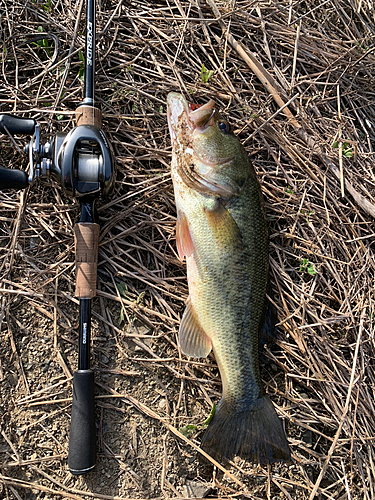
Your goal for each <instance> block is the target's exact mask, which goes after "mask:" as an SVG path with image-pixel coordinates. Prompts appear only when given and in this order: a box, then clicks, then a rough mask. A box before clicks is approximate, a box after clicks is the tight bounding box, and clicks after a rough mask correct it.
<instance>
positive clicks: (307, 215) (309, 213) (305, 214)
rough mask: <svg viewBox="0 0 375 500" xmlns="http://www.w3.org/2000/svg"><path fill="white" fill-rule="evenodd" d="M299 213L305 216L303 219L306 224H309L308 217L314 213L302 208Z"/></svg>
mask: <svg viewBox="0 0 375 500" xmlns="http://www.w3.org/2000/svg"><path fill="white" fill-rule="evenodd" d="M300 213H301V214H302V215H303V216H304V217H305V220H306V222H307V224H308V225H310V220H309V217H310V215H312V214H313V213H314V211H313V210H309V211H308V212H305V211H304V210H300Z"/></svg>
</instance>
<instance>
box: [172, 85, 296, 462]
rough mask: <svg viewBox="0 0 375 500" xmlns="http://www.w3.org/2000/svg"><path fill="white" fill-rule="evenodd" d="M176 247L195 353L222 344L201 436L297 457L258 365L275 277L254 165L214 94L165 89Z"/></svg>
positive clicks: (256, 454)
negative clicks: (215, 391) (214, 394)
mask: <svg viewBox="0 0 375 500" xmlns="http://www.w3.org/2000/svg"><path fill="white" fill-rule="evenodd" d="M167 104H168V124H169V130H170V135H171V141H172V151H173V155H172V167H171V172H172V180H173V186H174V193H175V200H176V208H177V229H176V240H177V249H178V253H179V256H180V258H181V259H183V258H184V257H186V262H187V276H188V284H189V297H188V299H187V302H186V310H185V312H184V314H183V316H182V319H181V324H180V329H179V344H180V347H181V350H182V352H183V353H184V354H185V355H187V356H192V357H206V356H207V355H208V354H209V353H210V351H211V349H212V350H213V352H214V355H215V358H216V361H217V364H218V367H219V371H220V375H221V379H222V387H223V388H222V398H221V400H220V402H219V404H218V406H217V408H216V411H215V414H214V416H213V419H212V420H211V422H210V424H209V426H208V428H207V430H206V433H205V435H204V436H203V440H202V448H203V449H204V450H205V451H206V452H207V453H209V454H210V455H211V456H212V457H213V458H215V459H216V460H221V461H224V462H226V461H228V460H229V459H231V458H233V457H234V456H236V455H238V456H240V457H242V458H246V459H249V460H251V461H253V462H257V463H260V464H266V463H273V462H279V461H288V460H290V452H289V446H288V443H287V440H286V437H285V433H284V430H283V427H282V425H281V421H280V419H279V418H278V416H277V414H276V411H275V408H274V406H273V404H272V402H271V400H270V399H269V397H268V396H267V395H266V393H265V391H264V388H263V385H262V381H261V377H260V371H259V361H258V346H259V339H258V337H259V333H258V332H259V329H260V327H261V325H260V324H261V318H262V316H263V311H264V307H265V298H266V297H265V295H266V289H267V284H268V231H267V225H266V220H265V213H264V207H263V200H262V194H261V190H260V185H259V182H258V180H257V177H256V174H255V171H254V168H253V167H252V165H251V163H250V161H249V159H248V156H247V154H246V152H245V150H244V148H243V147H242V145H241V144H240V142H239V140H238V139H237V138H236V137H235V136H234V135H233V133H232V132H231V131H230V126H229V124H228V123H227V122H226V121H225V120H223V119H222V118H221V117H220V115H219V113H218V111H217V109H216V107H215V103H214V101H212V100H210V101H209V102H207V103H206V104H204V105H203V106H200V107H197V106H195V105H190V104H188V103H187V101H186V100H185V99H184V97H183V96H182V95H180V94H176V93H170V94H169V95H168V98H167Z"/></svg>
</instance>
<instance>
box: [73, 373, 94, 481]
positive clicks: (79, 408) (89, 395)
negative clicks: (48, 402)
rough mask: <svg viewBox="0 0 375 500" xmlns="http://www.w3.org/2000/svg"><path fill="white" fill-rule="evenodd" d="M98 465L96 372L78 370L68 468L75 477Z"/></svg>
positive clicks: (75, 374) (74, 379)
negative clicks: (95, 397) (95, 398)
mask: <svg viewBox="0 0 375 500" xmlns="http://www.w3.org/2000/svg"><path fill="white" fill-rule="evenodd" d="M95 463H96V428H95V403H94V372H93V371H92V370H78V371H76V372H75V373H74V377H73V402H72V417H71V423H70V436H69V454H68V466H69V470H70V472H71V473H72V474H74V475H80V474H87V473H88V472H90V470H91V469H93V468H94V467H95Z"/></svg>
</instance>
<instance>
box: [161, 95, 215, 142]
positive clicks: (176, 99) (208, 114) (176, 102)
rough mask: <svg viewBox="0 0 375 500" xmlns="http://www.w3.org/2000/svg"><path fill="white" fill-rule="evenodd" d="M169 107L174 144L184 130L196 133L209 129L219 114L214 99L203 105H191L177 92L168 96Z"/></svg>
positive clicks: (168, 112) (170, 128)
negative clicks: (198, 130) (195, 131)
mask: <svg viewBox="0 0 375 500" xmlns="http://www.w3.org/2000/svg"><path fill="white" fill-rule="evenodd" d="M167 106H168V111H167V117H168V126H169V132H170V135H171V139H172V142H173V141H175V140H176V137H177V134H178V133H179V131H181V130H182V129H183V128H188V129H189V131H190V132H194V130H196V129H200V130H203V129H204V128H206V127H208V126H209V125H211V124H212V123H213V120H214V118H215V116H216V114H217V111H216V107H215V102H214V101H213V100H212V99H210V100H209V101H208V102H206V104H202V105H198V104H191V103H188V102H187V100H186V99H185V98H184V97H183V96H182V95H181V94H177V93H175V92H171V93H170V94H168V97H167Z"/></svg>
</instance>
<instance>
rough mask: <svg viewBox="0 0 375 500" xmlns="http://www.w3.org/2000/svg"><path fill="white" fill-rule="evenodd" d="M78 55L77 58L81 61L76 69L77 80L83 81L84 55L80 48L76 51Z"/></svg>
mask: <svg viewBox="0 0 375 500" xmlns="http://www.w3.org/2000/svg"><path fill="white" fill-rule="evenodd" d="M78 57H79V60H80V61H81V64H80V65H79V70H78V80H80V81H81V82H83V80H84V79H85V56H84V55H83V53H82V50H80V51H79V52H78Z"/></svg>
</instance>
